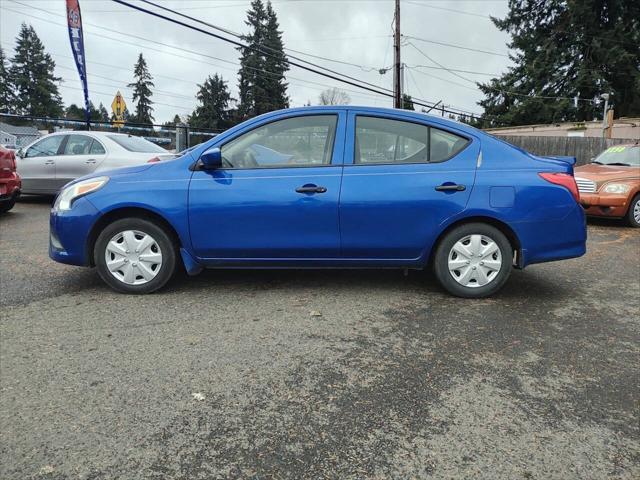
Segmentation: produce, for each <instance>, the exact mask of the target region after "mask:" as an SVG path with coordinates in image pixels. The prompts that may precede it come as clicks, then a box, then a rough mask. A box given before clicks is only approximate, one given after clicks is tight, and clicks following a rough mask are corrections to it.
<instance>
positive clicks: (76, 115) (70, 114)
mask: <svg viewBox="0 0 640 480" xmlns="http://www.w3.org/2000/svg"><path fill="white" fill-rule="evenodd" d="M64 118H66V119H68V120H84V119H85V117H84V108H81V107H78V105H76V104H75V103H72V104H71V105H69V106H68V107H67V109H66V110H65V113H64Z"/></svg>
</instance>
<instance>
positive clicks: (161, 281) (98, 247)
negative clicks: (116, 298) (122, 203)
mask: <svg viewBox="0 0 640 480" xmlns="http://www.w3.org/2000/svg"><path fill="white" fill-rule="evenodd" d="M127 230H135V231H138V232H142V233H145V234H147V235H150V236H151V237H153V239H154V240H155V241H156V243H157V245H158V247H159V248H160V252H161V254H162V264H161V265H160V267H159V268H160V270H159V271H158V272H157V273H156V276H155V277H154V278H152V279H151V280H149V281H148V282H147V283H144V284H141V285H132V284H127V283H125V282H124V281H121V280H118V279H117V278H116V277H115V276H114V275H113V274H112V273H111V272H110V271H109V269H108V268H107V261H106V258H105V252H106V248H107V244H108V243H109V241H110V240H111V239H112V238H113V237H114V236H116V235H117V234H119V233H121V232H124V231H127ZM177 253H178V252H177V245H176V244H175V242H174V241H173V239H172V237H171V235H170V233H169V232H167V231H166V230H165V229H164V228H162V227H161V226H159V225H157V224H156V223H154V222H153V221H151V220H146V219H143V218H123V219H121V220H116V221H115V222H113V223H110V224H109V225H107V226H106V227H105V228H104V229H103V230H102V232H100V235H99V236H98V239H97V240H96V243H95V247H94V249H93V258H94V262H95V265H96V267H97V270H98V274H99V275H100V278H102V280H104V282H105V283H106V284H107V285H109V286H110V287H111V288H113V289H114V290H116V291H118V292H122V293H131V294H144V293H151V292H155V291H156V290H158V289H160V288H162V287H163V286H164V285H165V284H166V283H167V282H168V281H169V280H170V279H171V277H172V276H173V274H174V273H175V270H176V258H177Z"/></svg>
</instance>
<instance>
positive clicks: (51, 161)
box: [44, 160, 56, 165]
mask: <svg viewBox="0 0 640 480" xmlns="http://www.w3.org/2000/svg"><path fill="white" fill-rule="evenodd" d="M55 163H56V162H54V161H53V160H47V161H46V162H44V164H45V165H54V164H55Z"/></svg>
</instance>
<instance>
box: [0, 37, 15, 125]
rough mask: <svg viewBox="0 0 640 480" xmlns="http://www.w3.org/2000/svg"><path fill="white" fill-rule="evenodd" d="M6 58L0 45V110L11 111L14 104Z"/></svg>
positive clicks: (3, 111)
mask: <svg viewBox="0 0 640 480" xmlns="http://www.w3.org/2000/svg"><path fill="white" fill-rule="evenodd" d="M6 60H7V59H6V57H5V55H4V50H2V47H0V112H2V113H12V112H13V109H14V106H15V105H14V101H15V98H14V96H13V83H12V82H11V79H10V77H9V67H8V66H7V61H6Z"/></svg>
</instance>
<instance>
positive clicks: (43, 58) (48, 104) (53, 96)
mask: <svg viewBox="0 0 640 480" xmlns="http://www.w3.org/2000/svg"><path fill="white" fill-rule="evenodd" d="M54 69H55V62H54V61H53V59H52V58H51V56H50V55H49V54H48V53H46V52H45V51H44V45H43V44H42V42H41V41H40V38H38V35H37V34H36V31H35V30H34V29H33V27H32V26H30V25H29V26H27V24H26V23H23V24H22V26H21V27H20V32H19V33H18V37H17V38H16V49H15V56H14V57H13V59H12V60H11V67H10V69H9V75H8V77H9V78H10V79H11V82H12V84H13V87H14V92H15V98H16V100H15V111H16V113H20V114H25V115H37V116H51V117H59V116H61V115H62V111H63V107H62V99H61V98H60V93H59V92H58V85H57V83H58V82H60V80H61V79H60V78H59V77H56V76H55V75H54Z"/></svg>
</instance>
